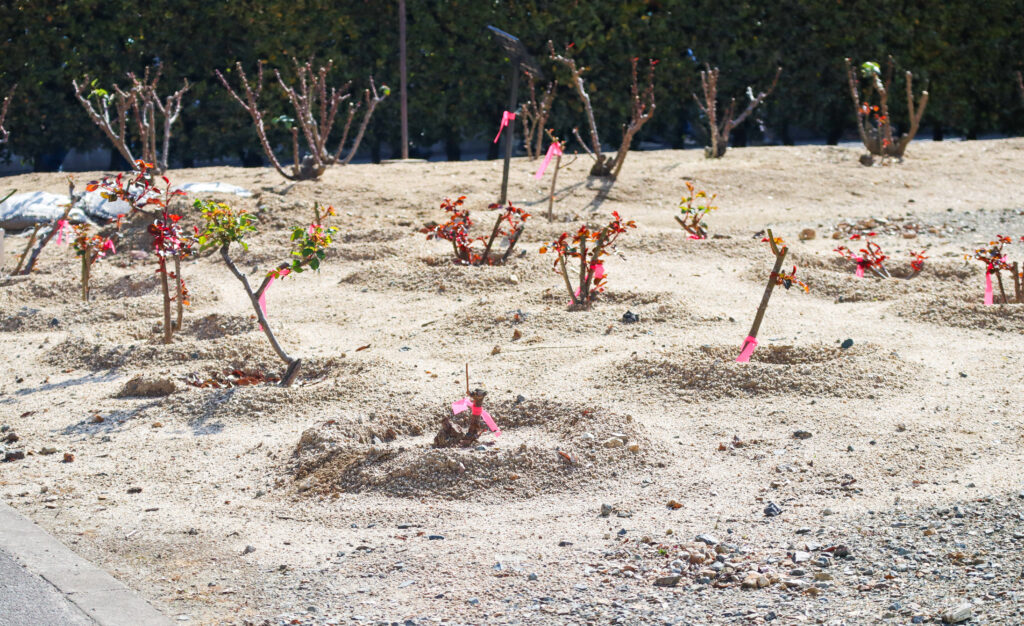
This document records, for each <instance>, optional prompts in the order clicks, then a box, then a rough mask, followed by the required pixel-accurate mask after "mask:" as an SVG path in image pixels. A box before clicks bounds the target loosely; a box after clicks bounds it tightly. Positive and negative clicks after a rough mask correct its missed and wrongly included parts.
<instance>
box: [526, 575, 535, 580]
mask: <svg viewBox="0 0 1024 626" xmlns="http://www.w3.org/2000/svg"><path fill="white" fill-rule="evenodd" d="M526 580H537V575H536V574H530V575H529V576H527V577H526Z"/></svg>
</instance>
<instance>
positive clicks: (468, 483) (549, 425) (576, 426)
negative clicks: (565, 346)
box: [291, 402, 665, 502]
mask: <svg viewBox="0 0 1024 626" xmlns="http://www.w3.org/2000/svg"><path fill="white" fill-rule="evenodd" d="M488 411H490V412H491V413H492V414H493V416H494V419H495V421H496V422H497V423H498V425H499V427H500V428H501V429H502V436H501V437H500V438H498V439H495V438H494V437H493V435H491V434H485V435H483V436H482V437H481V438H480V440H479V442H478V445H476V446H473V447H469V448H440V449H439V448H434V447H433V446H432V441H433V437H434V434H435V432H436V431H437V430H438V428H439V427H440V424H441V420H442V418H444V417H447V416H449V415H450V412H451V411H450V408H448V407H447V406H445V407H443V408H435V409H433V410H431V409H424V410H422V411H420V412H419V413H418V415H420V416H423V417H421V418H418V419H416V418H414V419H408V418H398V419H384V420H378V422H377V423H376V424H374V425H372V426H364V425H356V424H353V423H350V422H333V421H331V422H327V423H326V424H323V425H320V426H316V427H314V428H310V429H308V430H306V431H305V432H304V433H303V434H302V436H301V437H300V439H299V442H298V445H297V446H296V447H295V452H294V458H293V460H292V468H291V469H292V472H293V473H294V476H295V480H296V484H297V487H298V489H299V491H300V492H304V493H313V494H321V495H323V494H330V493H334V492H340V493H363V492H376V493H381V494H384V495H389V496H396V497H408V498H421V497H433V498H441V499H446V500H464V499H472V500H481V501H494V502H497V501H505V500H525V499H528V498H531V497H534V496H537V495H542V494H552V493H559V492H562V491H571V490H574V489H577V488H579V487H580V486H581V485H584V484H587V483H589V482H592V481H596V480H599V479H603V478H608V477H610V476H619V475H621V474H622V473H623V472H632V471H637V470H640V469H642V468H644V467H647V466H651V465H656V464H658V463H659V462H660V461H659V460H660V459H662V458H663V455H664V454H665V452H664V451H663V450H662V449H661V448H660V447H659V446H658V445H657V444H655V443H654V442H652V440H651V439H650V438H649V437H648V436H647V434H646V433H645V431H644V430H643V428H642V427H641V426H640V425H639V424H637V423H636V422H635V421H633V419H632V418H631V417H629V416H623V415H619V414H616V413H611V412H607V411H603V410H600V409H594V410H590V409H586V408H584V407H583V406H580V405H565V404H558V403H554V402H524V403H521V404H513V403H506V404H498V405H496V406H494V407H488Z"/></svg>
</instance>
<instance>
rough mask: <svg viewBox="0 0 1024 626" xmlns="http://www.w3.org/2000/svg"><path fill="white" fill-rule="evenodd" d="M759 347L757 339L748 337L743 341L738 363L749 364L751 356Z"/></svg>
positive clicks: (737, 359) (737, 358)
mask: <svg viewBox="0 0 1024 626" xmlns="http://www.w3.org/2000/svg"><path fill="white" fill-rule="evenodd" d="M756 347H757V339H755V338H754V337H750V336H748V337H747V338H746V339H744V340H743V348H741V349H740V355H739V356H738V357H736V362H737V363H747V362H749V361H750V356H751V355H752V354H754V348H756Z"/></svg>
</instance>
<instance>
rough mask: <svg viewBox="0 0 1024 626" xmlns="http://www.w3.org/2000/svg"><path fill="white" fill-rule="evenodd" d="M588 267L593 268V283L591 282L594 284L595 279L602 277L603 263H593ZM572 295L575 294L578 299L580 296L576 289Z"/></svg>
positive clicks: (570, 302)
mask: <svg viewBox="0 0 1024 626" xmlns="http://www.w3.org/2000/svg"><path fill="white" fill-rule="evenodd" d="M590 269H592V270H594V283H592V284H595V283H597V281H599V280H601V279H602V278H604V264H603V263H594V264H593V265H591V266H590ZM574 295H575V296H576V298H577V299H579V297H580V290H579V289H577V290H576V293H575V294H574ZM569 304H572V301H571V300H570V301H569Z"/></svg>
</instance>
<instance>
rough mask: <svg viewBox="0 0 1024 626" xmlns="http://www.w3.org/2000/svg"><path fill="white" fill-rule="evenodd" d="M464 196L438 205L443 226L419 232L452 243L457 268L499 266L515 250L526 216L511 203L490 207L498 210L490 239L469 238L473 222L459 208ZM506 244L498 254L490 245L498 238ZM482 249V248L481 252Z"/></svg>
mask: <svg viewBox="0 0 1024 626" xmlns="http://www.w3.org/2000/svg"><path fill="white" fill-rule="evenodd" d="M465 202H466V196H459V197H458V198H457V199H455V200H452V199H451V198H445V199H444V201H443V202H442V203H441V209H443V210H444V211H445V212H446V213H447V214H448V221H447V222H445V223H444V224H437V225H435V226H427V227H425V228H423V229H421V231H420V232H423V233H426V235H427V239H428V240H431V239H442V240H444V241H448V242H450V243H451V244H452V251H453V252H454V253H455V261H456V262H457V263H459V264H461V265H499V264H501V263H504V262H506V261H507V260H508V259H509V256H511V254H512V250H513V249H514V248H515V247H516V242H518V241H519V237H521V236H522V234H523V230H524V229H525V228H526V220H527V219H529V217H530V214H529V213H527V212H525V211H523V210H522V209H520V208H517V207H514V206H512V205H511V204H509V205H508V206H500V205H497V204H492V205H491V206H490V208H492V209H497V210H498V217H497V219H496V220H495V222H494V227H493V228H492V229H491V234H490V236H484V235H478V236H476V237H471V236H470V234H469V231H470V228H471V227H472V226H473V220H472V218H470V216H469V210H468V209H466V208H463V206H464V204H465ZM499 238H500V239H504V240H507V241H508V245H507V246H506V248H505V251H504V252H503V253H501V254H500V255H499V254H498V253H497V251H494V255H493V256H492V254H491V253H492V250H494V243H495V242H496V241H497V240H498V239H499ZM481 248H482V249H481Z"/></svg>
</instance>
